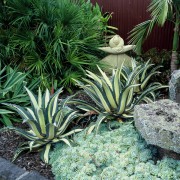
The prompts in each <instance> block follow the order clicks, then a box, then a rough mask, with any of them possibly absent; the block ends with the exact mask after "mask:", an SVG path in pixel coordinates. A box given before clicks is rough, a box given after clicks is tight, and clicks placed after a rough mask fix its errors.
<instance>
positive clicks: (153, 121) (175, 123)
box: [134, 99, 180, 153]
mask: <svg viewBox="0 0 180 180" xmlns="http://www.w3.org/2000/svg"><path fill="white" fill-rule="evenodd" d="M134 120H135V126H136V128H137V129H138V131H139V132H140V134H141V135H142V137H143V138H144V139H145V140H146V142H147V143H148V144H152V145H156V146H159V147H161V148H164V149H166V150H171V151H174V152H176V153H180V105H179V104H178V103H175V102H173V101H171V100H169V99H164V100H160V101H156V102H154V103H151V104H141V105H137V106H135V110H134Z"/></svg>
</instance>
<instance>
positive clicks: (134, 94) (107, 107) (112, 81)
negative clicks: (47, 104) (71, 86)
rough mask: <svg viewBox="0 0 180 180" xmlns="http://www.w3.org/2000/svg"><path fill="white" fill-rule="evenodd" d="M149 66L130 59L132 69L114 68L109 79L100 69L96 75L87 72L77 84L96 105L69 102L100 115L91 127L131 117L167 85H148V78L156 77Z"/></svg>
mask: <svg viewBox="0 0 180 180" xmlns="http://www.w3.org/2000/svg"><path fill="white" fill-rule="evenodd" d="M151 66H152V64H149V62H147V63H146V64H139V65H137V64H136V62H135V61H134V60H132V69H130V68H128V67H126V66H123V64H122V66H121V68H120V69H114V70H113V72H112V76H111V77H108V76H107V75H106V74H105V73H104V72H103V71H102V70H101V69H100V68H99V71H100V74H101V76H99V75H96V74H94V73H92V72H90V71H87V74H86V75H87V77H89V78H90V79H85V78H83V80H84V82H85V83H86V84H84V83H83V82H81V81H76V82H77V83H78V85H79V86H80V87H81V88H83V89H84V91H85V92H86V94H87V95H88V96H89V97H90V98H91V99H92V100H93V101H94V102H95V103H96V106H95V107H94V105H90V104H88V103H87V102H85V101H81V100H72V101H71V103H75V104H80V105H79V106H78V107H79V108H80V109H83V110H85V111H94V112H96V113H98V114H99V117H98V120H97V123H96V124H95V125H94V126H96V128H97V129H98V128H99V125H100V124H101V122H102V121H103V120H104V119H106V118H108V119H111V118H112V117H113V118H114V117H116V118H131V117H133V110H134V106H135V105H137V104H139V103H141V102H152V101H153V100H154V99H155V94H154V91H155V90H158V89H160V88H165V87H167V86H162V84H161V83H157V82H155V83H150V84H149V83H148V82H149V79H150V78H151V77H152V76H153V75H154V74H157V73H158V71H156V70H157V68H158V67H155V68H153V69H151V71H149V69H150V67H151Z"/></svg>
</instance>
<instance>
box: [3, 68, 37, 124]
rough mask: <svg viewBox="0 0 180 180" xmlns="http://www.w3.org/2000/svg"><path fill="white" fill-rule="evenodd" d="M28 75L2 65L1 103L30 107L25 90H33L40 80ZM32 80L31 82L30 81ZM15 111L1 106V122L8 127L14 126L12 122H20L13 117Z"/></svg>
mask: <svg viewBox="0 0 180 180" xmlns="http://www.w3.org/2000/svg"><path fill="white" fill-rule="evenodd" d="M28 76H29V75H28V74H27V73H21V72H18V71H17V69H12V68H11V67H9V66H5V67H4V68H1V65H0V103H16V104H18V105H24V106H26V105H28V103H29V98H28V95H27V93H26V90H25V89H24V86H25V85H27V83H28V84H29V85H28V88H29V89H31V90H33V89H34V88H35V87H36V85H37V84H38V83H39V79H37V78H35V79H34V78H32V77H28ZM30 78H31V80H30V81H29V79H30ZM12 113H13V111H11V110H9V109H8V108H7V107H6V106H4V105H2V104H0V122H1V123H3V124H4V125H6V126H12V125H13V124H12V121H17V122H19V119H18V118H17V117H16V116H14V114H13V115H12Z"/></svg>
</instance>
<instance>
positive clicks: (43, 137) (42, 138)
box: [2, 88, 82, 163]
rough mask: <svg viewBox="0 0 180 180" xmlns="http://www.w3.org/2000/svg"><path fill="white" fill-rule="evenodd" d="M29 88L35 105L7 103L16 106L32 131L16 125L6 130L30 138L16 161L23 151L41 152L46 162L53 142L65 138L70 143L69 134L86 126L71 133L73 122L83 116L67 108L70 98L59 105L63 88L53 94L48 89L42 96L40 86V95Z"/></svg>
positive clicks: (75, 130)
mask: <svg viewBox="0 0 180 180" xmlns="http://www.w3.org/2000/svg"><path fill="white" fill-rule="evenodd" d="M26 91H27V93H28V95H29V98H30V100H31V108H29V107H26V108H24V107H21V106H18V105H15V104H8V103H4V105H7V106H10V107H12V108H14V109H15V110H16V111H17V112H18V113H19V115H20V116H21V117H22V119H23V123H26V124H27V125H28V126H29V127H30V130H23V129H19V128H16V127H7V128H5V129H2V130H14V131H15V132H17V133H18V134H20V135H21V136H23V137H25V138H26V139H27V142H25V143H23V144H22V145H21V146H20V147H19V148H18V149H17V151H16V152H15V155H14V158H13V160H15V159H16V158H17V156H18V155H19V154H20V153H21V152H22V151H27V150H28V151H41V158H42V160H43V161H44V162H45V163H48V160H49V151H50V149H51V147H52V145H53V144H55V143H58V142H60V141H63V142H64V143H66V144H68V145H70V144H71V140H69V139H68V137H69V136H70V135H72V134H74V133H76V132H80V131H82V129H74V130H71V131H69V132H67V131H66V130H67V128H68V126H69V124H70V123H71V122H72V121H73V120H74V119H75V118H76V117H78V116H79V114H78V113H77V111H73V110H72V109H70V108H68V107H66V106H65V105H66V101H67V100H68V98H67V99H66V100H65V101H63V103H62V104H61V106H60V107H59V106H58V96H59V94H60V93H61V92H62V88H61V89H59V90H58V91H56V92H55V93H54V94H53V95H52V96H50V92H49V90H46V92H45V93H44V95H43V96H42V92H41V90H40V89H39V93H38V97H37V96H36V95H34V94H33V93H32V92H31V91H30V90H29V89H27V88H26Z"/></svg>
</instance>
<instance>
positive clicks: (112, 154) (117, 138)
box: [50, 122, 180, 180]
mask: <svg viewBox="0 0 180 180" xmlns="http://www.w3.org/2000/svg"><path fill="white" fill-rule="evenodd" d="M112 128H113V130H112V131H109V130H108V129H107V127H106V126H105V125H104V124H103V125H102V126H101V129H100V131H101V133H100V134H97V135H95V134H93V133H91V134H90V135H88V136H87V135H86V132H85V131H83V132H80V133H78V134H77V135H76V136H75V139H74V140H75V141H76V143H77V144H78V146H76V147H68V146H63V144H58V145H57V146H56V148H55V149H54V151H53V152H52V153H51V154H50V164H51V165H52V171H53V173H54V175H55V179H56V180H61V179H72V180H76V179H86V180H101V179H111V180H114V179H121V180H136V179H156V180H162V179H179V178H180V160H179V161H178V160H173V159H170V158H164V159H163V160H158V161H157V162H156V163H155V162H154V157H155V156H156V149H155V148H152V147H149V146H148V145H147V144H146V142H145V141H144V140H143V139H142V138H141V137H140V135H139V134H138V133H137V131H136V130H135V128H134V126H133V124H132V123H127V122H126V123H118V122H113V123H112ZM86 130H87V129H86Z"/></svg>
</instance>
